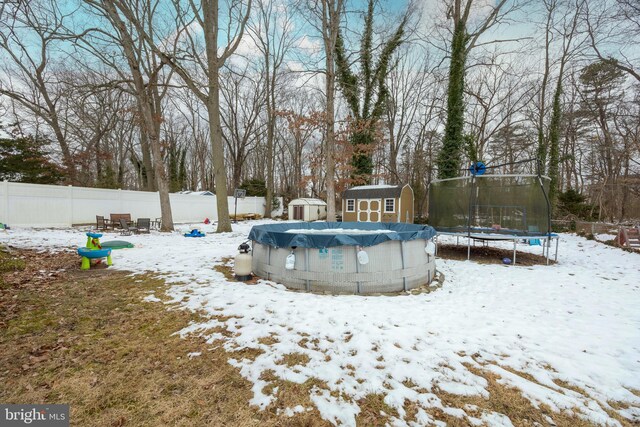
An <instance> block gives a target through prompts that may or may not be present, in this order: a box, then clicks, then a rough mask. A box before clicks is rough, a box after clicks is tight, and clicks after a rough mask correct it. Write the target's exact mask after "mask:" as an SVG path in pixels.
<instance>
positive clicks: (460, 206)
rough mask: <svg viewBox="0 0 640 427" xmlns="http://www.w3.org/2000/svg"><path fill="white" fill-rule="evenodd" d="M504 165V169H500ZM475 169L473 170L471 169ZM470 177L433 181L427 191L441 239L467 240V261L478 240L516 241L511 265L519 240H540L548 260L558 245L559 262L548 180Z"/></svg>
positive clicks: (533, 176) (527, 176) (511, 176)
mask: <svg viewBox="0 0 640 427" xmlns="http://www.w3.org/2000/svg"><path fill="white" fill-rule="evenodd" d="M500 166H503V165H500ZM472 168H473V166H472ZM490 168H491V167H483V169H482V173H474V172H475V169H474V170H472V169H471V168H470V171H471V174H470V175H469V176H462V177H458V178H449V179H440V180H434V181H432V182H431V184H430V186H429V224H430V225H431V226H432V227H433V228H435V229H436V231H437V233H438V235H450V236H456V237H457V242H458V243H459V239H460V238H466V239H467V259H470V258H471V245H472V242H473V243H475V242H476V241H482V242H489V241H512V242H513V264H515V263H516V248H517V244H518V242H520V241H525V242H529V243H530V242H531V241H534V240H538V241H540V242H541V243H542V255H543V256H544V257H545V258H546V259H547V264H549V261H550V248H551V246H552V241H553V240H555V254H554V260H555V261H557V259H558V235H557V234H554V233H552V232H551V209H550V204H549V199H548V196H547V194H548V192H549V184H550V181H551V180H550V178H549V177H546V176H542V175H540V174H506V175H499V174H496V175H493V174H484V171H485V170H486V169H490Z"/></svg>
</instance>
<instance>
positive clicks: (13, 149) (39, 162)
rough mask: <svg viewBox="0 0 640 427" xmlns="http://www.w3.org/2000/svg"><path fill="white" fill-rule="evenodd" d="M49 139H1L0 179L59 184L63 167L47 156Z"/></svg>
mask: <svg viewBox="0 0 640 427" xmlns="http://www.w3.org/2000/svg"><path fill="white" fill-rule="evenodd" d="M47 143H48V141H46V140H43V139H41V138H38V137H33V136H28V137H23V138H16V139H8V138H1V139H0V180H8V181H14V182H28V183H32V184H59V183H61V182H62V181H63V179H64V178H65V176H64V174H63V169H62V168H60V167H59V166H58V165H56V164H55V163H53V162H52V161H51V159H49V158H48V157H47V155H48V153H47V152H46V151H45V149H44V147H45V146H46V145H47Z"/></svg>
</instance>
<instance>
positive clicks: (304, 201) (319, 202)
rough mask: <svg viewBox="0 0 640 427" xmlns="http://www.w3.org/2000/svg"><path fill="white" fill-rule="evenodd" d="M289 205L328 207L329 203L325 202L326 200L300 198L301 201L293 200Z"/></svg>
mask: <svg viewBox="0 0 640 427" xmlns="http://www.w3.org/2000/svg"><path fill="white" fill-rule="evenodd" d="M289 205H312V206H326V205H327V202H325V201H324V200H320V199H312V198H306V197H303V198H300V199H293V200H292V201H290V202H289Z"/></svg>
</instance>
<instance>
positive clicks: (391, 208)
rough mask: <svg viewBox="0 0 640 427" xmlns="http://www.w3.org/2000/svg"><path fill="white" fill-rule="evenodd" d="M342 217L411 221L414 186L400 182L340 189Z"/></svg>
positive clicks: (371, 220)
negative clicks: (341, 190)
mask: <svg viewBox="0 0 640 427" xmlns="http://www.w3.org/2000/svg"><path fill="white" fill-rule="evenodd" d="M342 220H343V221H358V222H405V223H413V189H412V188H411V186H410V185H409V184H406V185H404V186H402V185H360V186H358V187H353V188H349V189H348V190H346V191H345V192H344V193H342Z"/></svg>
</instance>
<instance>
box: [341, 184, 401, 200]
mask: <svg viewBox="0 0 640 427" xmlns="http://www.w3.org/2000/svg"><path fill="white" fill-rule="evenodd" d="M403 188H404V186H403V185H384V184H380V185H359V186H357V187H352V188H349V189H348V190H345V191H344V193H342V198H343V199H385V198H386V199H391V198H394V199H395V198H398V197H400V194H401V193H402V189H403Z"/></svg>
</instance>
